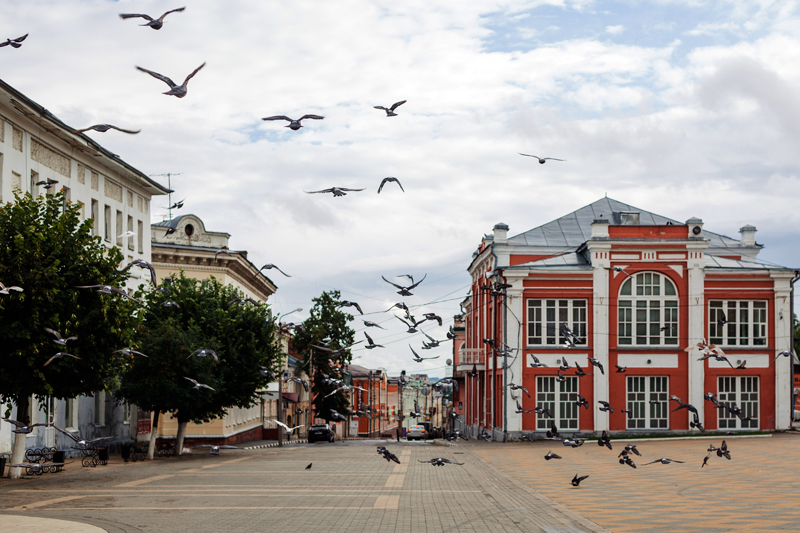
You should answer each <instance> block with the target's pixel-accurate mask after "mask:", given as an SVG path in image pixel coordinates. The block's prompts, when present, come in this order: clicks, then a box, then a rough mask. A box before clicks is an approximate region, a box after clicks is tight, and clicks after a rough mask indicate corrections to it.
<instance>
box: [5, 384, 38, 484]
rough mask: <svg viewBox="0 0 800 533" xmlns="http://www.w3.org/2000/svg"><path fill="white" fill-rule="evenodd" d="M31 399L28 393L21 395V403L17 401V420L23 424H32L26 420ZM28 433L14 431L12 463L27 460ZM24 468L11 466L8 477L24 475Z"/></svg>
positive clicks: (15, 477)
mask: <svg viewBox="0 0 800 533" xmlns="http://www.w3.org/2000/svg"><path fill="white" fill-rule="evenodd" d="M30 401H31V395H30V394H26V395H23V396H21V397H20V399H19V403H17V421H18V422H22V423H23V424H32V423H33V422H31V421H30V420H25V419H26V418H27V415H26V413H27V412H28V404H29V403H30ZM26 437H27V435H26V434H25V433H14V449H13V451H12V452H11V464H13V465H18V464H20V463H22V462H24V461H25V439H26ZM22 472H23V469H22V468H9V469H8V477H9V478H11V479H19V478H20V477H22Z"/></svg>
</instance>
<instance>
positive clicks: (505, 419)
mask: <svg viewBox="0 0 800 533" xmlns="http://www.w3.org/2000/svg"><path fill="white" fill-rule="evenodd" d="M501 272H502V271H501ZM498 279H500V276H498ZM504 283H505V282H504ZM507 295H508V291H507V290H506V289H505V288H503V350H507V349H508V333H507V332H506V330H507V328H506V325H507V322H508V316H507V309H508V302H507V301H506V298H507ZM504 354H505V355H504V356H503V442H508V357H509V355H508V352H504ZM520 379H522V378H520ZM520 384H522V382H521V381H520Z"/></svg>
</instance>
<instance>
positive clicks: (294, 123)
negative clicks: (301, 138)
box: [261, 115, 363, 190]
mask: <svg viewBox="0 0 800 533" xmlns="http://www.w3.org/2000/svg"><path fill="white" fill-rule="evenodd" d="M307 118H311V119H314V120H322V119H324V118H325V117H323V116H320V115H303V116H302V117H300V118H298V119H297V120H295V119H293V118H289V117H287V116H286V115H275V116H274V117H266V118H262V119H261V120H288V121H289V124H287V125H286V126H285V127H287V128H289V129H291V130H293V131H297V130H299V129H300V128H302V127H303V125H302V124H300V121H301V120H305V119H307ZM362 190H363V189H362Z"/></svg>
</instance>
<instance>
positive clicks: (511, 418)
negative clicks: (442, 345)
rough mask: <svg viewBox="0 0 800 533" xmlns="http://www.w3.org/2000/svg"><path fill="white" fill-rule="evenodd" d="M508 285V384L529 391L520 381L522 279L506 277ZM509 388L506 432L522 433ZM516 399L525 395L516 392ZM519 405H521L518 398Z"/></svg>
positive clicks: (522, 341) (522, 344)
mask: <svg viewBox="0 0 800 533" xmlns="http://www.w3.org/2000/svg"><path fill="white" fill-rule="evenodd" d="M506 279H507V281H508V283H510V284H512V285H513V287H511V288H510V289H508V290H507V297H506V303H507V305H508V309H507V310H506V317H507V318H506V327H507V328H508V329H507V334H506V342H507V343H508V346H509V349H510V350H513V351H512V352H511V353H512V354H513V356H512V357H509V358H508V363H509V368H508V383H511V382H512V377H513V382H514V383H515V384H517V385H523V386H525V387H526V388H527V389H529V390H533V388H532V387H529V386H527V385H525V383H524V382H523V379H522V375H523V374H522V373H523V372H524V370H525V356H524V355H523V353H522V350H523V349H524V348H525V339H524V338H523V328H522V324H521V323H522V321H523V320H524V319H525V315H524V314H523V313H524V311H523V300H524V298H523V297H522V290H523V287H522V278H519V279H508V276H506ZM511 392H512V391H511V388H510V387H507V388H506V392H505V393H506V395H507V397H506V405H507V406H508V431H522V414H521V413H516V412H515V411H516V410H517V409H516V407H517V404H516V402H515V401H514V399H513V398H512V397H511ZM514 394H516V395H517V396H518V397H519V395H520V394H525V393H524V392H522V391H516V392H515V393H514ZM520 403H522V401H521V398H520Z"/></svg>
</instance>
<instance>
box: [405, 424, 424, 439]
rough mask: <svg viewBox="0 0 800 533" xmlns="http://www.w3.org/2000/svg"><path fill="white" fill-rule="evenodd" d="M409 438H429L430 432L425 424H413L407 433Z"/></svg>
mask: <svg viewBox="0 0 800 533" xmlns="http://www.w3.org/2000/svg"><path fill="white" fill-rule="evenodd" d="M406 438H407V439H408V440H424V439H427V438H428V432H427V431H425V426H411V427H410V428H408V432H407V433H406Z"/></svg>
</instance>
